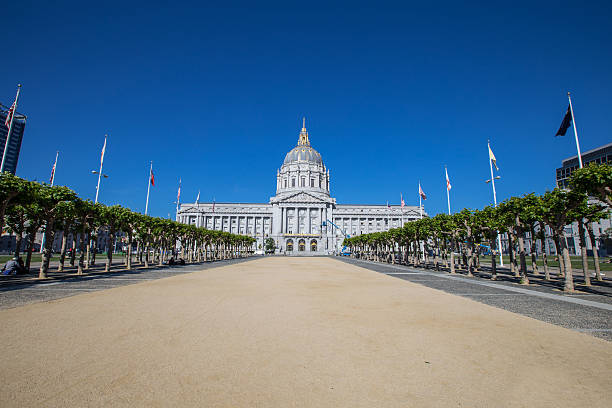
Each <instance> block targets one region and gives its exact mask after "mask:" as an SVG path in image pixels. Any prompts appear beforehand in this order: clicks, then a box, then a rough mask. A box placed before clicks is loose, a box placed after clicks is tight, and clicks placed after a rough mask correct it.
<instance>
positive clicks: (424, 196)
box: [419, 183, 427, 200]
mask: <svg viewBox="0 0 612 408" xmlns="http://www.w3.org/2000/svg"><path fill="white" fill-rule="evenodd" d="M419 195H420V196H421V198H422V199H423V200H427V196H426V195H425V192H423V189H422V188H421V183H419Z"/></svg>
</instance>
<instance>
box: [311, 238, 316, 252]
mask: <svg viewBox="0 0 612 408" xmlns="http://www.w3.org/2000/svg"><path fill="white" fill-rule="evenodd" d="M310 251H311V252H317V240H316V239H313V240H312V241H310Z"/></svg>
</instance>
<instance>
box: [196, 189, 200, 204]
mask: <svg viewBox="0 0 612 408" xmlns="http://www.w3.org/2000/svg"><path fill="white" fill-rule="evenodd" d="M199 202H200V190H198V196H197V197H196V203H199Z"/></svg>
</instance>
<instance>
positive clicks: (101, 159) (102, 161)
mask: <svg viewBox="0 0 612 408" xmlns="http://www.w3.org/2000/svg"><path fill="white" fill-rule="evenodd" d="M105 151H106V136H104V146H102V154H101V155H100V166H102V164H103V163H104V152H105Z"/></svg>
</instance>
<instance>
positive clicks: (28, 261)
mask: <svg viewBox="0 0 612 408" xmlns="http://www.w3.org/2000/svg"><path fill="white" fill-rule="evenodd" d="M35 239H36V232H33V233H30V234H28V248H27V251H28V253H27V255H26V261H25V268H26V271H27V272H28V273H30V264H31V263H32V251H34V240H35Z"/></svg>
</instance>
